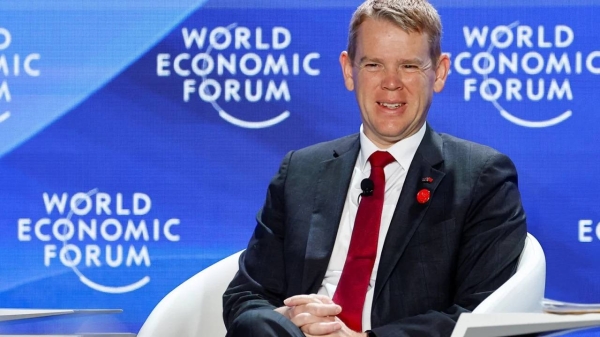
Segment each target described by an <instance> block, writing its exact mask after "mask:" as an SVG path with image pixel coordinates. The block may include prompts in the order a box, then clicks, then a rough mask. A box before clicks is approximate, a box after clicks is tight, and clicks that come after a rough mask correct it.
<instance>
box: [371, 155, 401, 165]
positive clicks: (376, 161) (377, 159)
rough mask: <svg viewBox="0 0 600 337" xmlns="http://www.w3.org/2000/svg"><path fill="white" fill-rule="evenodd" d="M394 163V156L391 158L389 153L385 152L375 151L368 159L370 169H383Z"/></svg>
mask: <svg viewBox="0 0 600 337" xmlns="http://www.w3.org/2000/svg"><path fill="white" fill-rule="evenodd" d="M394 161H396V159H394V156H392V155H391V154H390V153H389V152H385V151H375V152H373V154H372V155H371V156H370V157H369V162H370V163H371V166H372V167H385V166H386V165H387V164H389V163H392V162H394Z"/></svg>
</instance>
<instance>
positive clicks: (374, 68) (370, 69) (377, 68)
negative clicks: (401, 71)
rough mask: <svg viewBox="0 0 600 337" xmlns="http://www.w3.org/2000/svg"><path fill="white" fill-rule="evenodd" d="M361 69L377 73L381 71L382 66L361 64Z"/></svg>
mask: <svg viewBox="0 0 600 337" xmlns="http://www.w3.org/2000/svg"><path fill="white" fill-rule="evenodd" d="M363 68H364V69H366V70H367V71H378V70H381V69H383V66H382V65H381V64H379V63H373V62H371V63H365V64H363Z"/></svg>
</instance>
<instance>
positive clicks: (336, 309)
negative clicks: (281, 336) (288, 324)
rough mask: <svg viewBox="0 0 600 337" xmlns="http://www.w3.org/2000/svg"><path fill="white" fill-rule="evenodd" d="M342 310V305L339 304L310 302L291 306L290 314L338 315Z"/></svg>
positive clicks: (292, 315)
mask: <svg viewBox="0 0 600 337" xmlns="http://www.w3.org/2000/svg"><path fill="white" fill-rule="evenodd" d="M340 312H342V307H341V306H339V305H337V304H322V303H308V304H304V305H297V306H293V307H290V312H289V314H290V316H291V317H294V316H296V315H299V314H302V313H309V314H311V315H313V316H317V317H326V316H337V315H339V314H340Z"/></svg>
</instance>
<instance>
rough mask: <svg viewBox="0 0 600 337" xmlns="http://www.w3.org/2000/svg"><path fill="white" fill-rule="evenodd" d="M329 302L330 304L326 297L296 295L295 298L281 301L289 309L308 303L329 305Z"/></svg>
mask: <svg viewBox="0 0 600 337" xmlns="http://www.w3.org/2000/svg"><path fill="white" fill-rule="evenodd" d="M323 300H326V301H327V302H323ZM329 302H331V300H329V298H328V297H327V296H323V295H316V294H311V295H296V296H292V297H289V298H286V299H285V300H284V301H283V303H284V304H285V305H287V306H289V307H291V306H294V305H303V304H308V303H329ZM332 303H333V302H332Z"/></svg>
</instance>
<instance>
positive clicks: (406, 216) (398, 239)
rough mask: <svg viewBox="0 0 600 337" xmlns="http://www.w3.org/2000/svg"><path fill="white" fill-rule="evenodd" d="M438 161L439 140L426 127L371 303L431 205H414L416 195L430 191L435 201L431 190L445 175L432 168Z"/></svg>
mask: <svg viewBox="0 0 600 337" xmlns="http://www.w3.org/2000/svg"><path fill="white" fill-rule="evenodd" d="M442 161H443V156H442V139H441V138H440V136H439V135H437V134H436V133H434V132H433V130H432V129H431V128H430V127H429V125H427V131H426V132H425V136H424V137H423V140H422V141H421V144H420V145H419V148H418V149H417V152H416V153H415V156H414V158H413V160H412V162H411V164H410V168H409V169H408V173H407V175H406V180H405V181H404V186H403V187H402V193H401V194H400V199H399V200H398V204H397V205H396V210H395V211H394V215H393V217H392V221H391V224H390V228H389V230H388V233H387V236H386V238H385V242H384V245H383V251H382V253H381V259H380V262H379V267H378V271H377V280H376V283H375V294H374V298H373V300H374V302H375V301H376V300H377V298H378V297H379V295H380V294H381V290H382V288H383V285H384V284H385V283H386V282H387V280H388V278H389V277H390V275H391V274H392V271H393V270H394V268H395V267H396V264H397V263H398V261H399V260H400V257H401V256H402V254H403V253H404V250H405V249H406V246H407V245H408V242H409V241H410V239H411V237H412V236H413V234H414V233H415V231H416V229H417V227H418V226H419V225H420V224H421V221H422V219H423V216H424V215H425V213H426V212H427V209H428V208H429V204H430V203H431V201H428V202H425V203H419V202H417V193H418V192H419V191H420V190H422V189H427V190H429V191H430V192H431V197H430V199H433V198H435V190H436V188H437V187H438V185H439V183H440V181H441V180H442V179H443V177H444V175H445V173H444V172H442V171H439V170H437V169H436V168H434V166H437V165H438V164H440V163H441V162H442ZM426 177H431V178H432V179H433V181H432V182H431V183H424V182H423V181H422V180H423V178H426Z"/></svg>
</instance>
